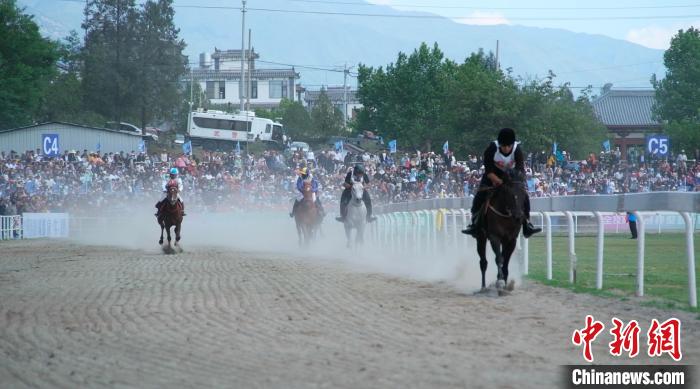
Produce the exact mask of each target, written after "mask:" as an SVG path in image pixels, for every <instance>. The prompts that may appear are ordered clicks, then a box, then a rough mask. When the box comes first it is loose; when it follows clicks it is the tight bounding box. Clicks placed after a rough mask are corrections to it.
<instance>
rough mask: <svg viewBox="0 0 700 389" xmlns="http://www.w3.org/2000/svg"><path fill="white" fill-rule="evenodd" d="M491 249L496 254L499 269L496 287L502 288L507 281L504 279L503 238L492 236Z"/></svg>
mask: <svg viewBox="0 0 700 389" xmlns="http://www.w3.org/2000/svg"><path fill="white" fill-rule="evenodd" d="M489 241H490V242H491V249H492V250H493V253H494V254H495V255H496V268H497V269H498V277H497V278H496V289H501V288H503V287H504V286H505V284H506V282H505V281H504V279H503V253H502V252H501V240H500V239H498V238H494V237H492V238H490V239H489Z"/></svg>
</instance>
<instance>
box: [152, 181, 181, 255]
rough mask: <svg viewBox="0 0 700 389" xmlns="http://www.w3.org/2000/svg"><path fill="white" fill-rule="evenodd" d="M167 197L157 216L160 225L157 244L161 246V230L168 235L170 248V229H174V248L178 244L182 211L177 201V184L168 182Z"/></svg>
mask: <svg viewBox="0 0 700 389" xmlns="http://www.w3.org/2000/svg"><path fill="white" fill-rule="evenodd" d="M166 188H167V190H168V197H167V199H166V201H165V204H164V205H163V207H162V208H161V209H162V211H161V212H160V213H159V214H158V224H159V225H160V240H159V241H158V244H161V245H162V244H163V230H165V231H167V233H168V248H170V241H171V240H172V239H171V238H170V228H171V227H173V226H174V227H175V246H179V242H180V226H181V225H182V216H183V213H184V212H183V209H182V203H181V202H180V201H178V198H177V195H178V193H179V191H180V190H179V189H178V185H177V182H175V181H170V182H168V184H167V185H166Z"/></svg>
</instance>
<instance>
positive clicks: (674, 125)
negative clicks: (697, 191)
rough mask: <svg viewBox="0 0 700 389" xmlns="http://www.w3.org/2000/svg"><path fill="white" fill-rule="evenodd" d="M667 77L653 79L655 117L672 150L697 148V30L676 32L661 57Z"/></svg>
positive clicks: (699, 105) (699, 34)
mask: <svg viewBox="0 0 700 389" xmlns="http://www.w3.org/2000/svg"><path fill="white" fill-rule="evenodd" d="M664 65H666V69H667V70H666V77H664V79H663V80H661V81H658V80H657V79H656V77H655V76H654V77H652V84H653V85H654V89H655V90H656V103H655V105H654V114H655V117H656V118H657V119H659V120H662V121H663V122H664V123H665V130H666V131H667V132H668V134H669V135H670V137H671V140H672V142H671V144H672V145H673V146H672V147H674V148H699V147H700V30H698V29H695V28H693V27H691V28H689V29H688V30H679V31H678V34H677V35H676V36H674V37H673V38H672V39H671V46H670V47H669V49H668V50H666V52H665V53H664Z"/></svg>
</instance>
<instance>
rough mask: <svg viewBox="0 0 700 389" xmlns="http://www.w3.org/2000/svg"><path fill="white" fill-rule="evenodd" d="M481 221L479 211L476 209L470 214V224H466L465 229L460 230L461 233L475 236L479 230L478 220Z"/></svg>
mask: <svg viewBox="0 0 700 389" xmlns="http://www.w3.org/2000/svg"><path fill="white" fill-rule="evenodd" d="M480 221H481V211H476V212H474V214H473V215H472V224H470V225H468V226H467V229H465V230H462V233H463V234H467V235H471V236H473V237H475V238H476V234H477V232H479V224H480V223H479V222H480Z"/></svg>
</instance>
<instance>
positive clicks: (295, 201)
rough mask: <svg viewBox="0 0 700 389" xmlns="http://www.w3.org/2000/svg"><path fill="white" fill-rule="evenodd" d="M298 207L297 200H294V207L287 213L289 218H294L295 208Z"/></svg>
mask: <svg viewBox="0 0 700 389" xmlns="http://www.w3.org/2000/svg"><path fill="white" fill-rule="evenodd" d="M298 206H299V200H294V205H293V206H292V212H290V213H289V217H294V215H295V214H296V213H297V207H298Z"/></svg>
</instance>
